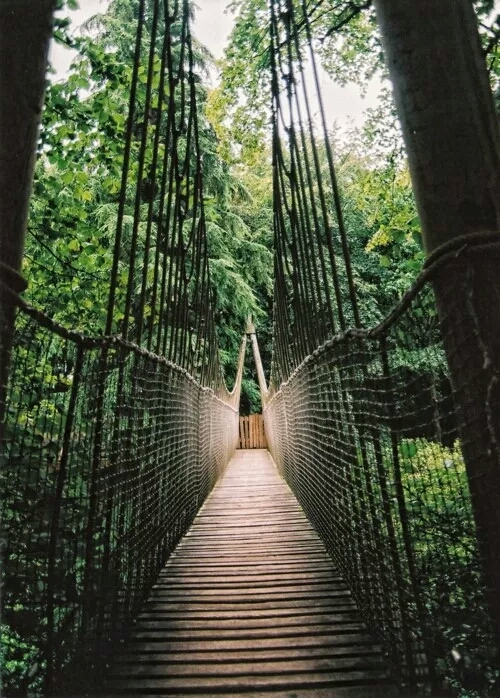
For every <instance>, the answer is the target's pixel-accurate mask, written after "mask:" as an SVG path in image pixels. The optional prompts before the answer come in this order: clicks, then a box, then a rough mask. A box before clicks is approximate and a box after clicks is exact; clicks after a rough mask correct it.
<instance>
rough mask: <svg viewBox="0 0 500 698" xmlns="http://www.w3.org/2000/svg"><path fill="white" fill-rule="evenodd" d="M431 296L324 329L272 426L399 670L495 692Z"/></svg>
mask: <svg viewBox="0 0 500 698" xmlns="http://www.w3.org/2000/svg"><path fill="white" fill-rule="evenodd" d="M453 293H454V292H453V291H451V290H450V301H451V302H452V301H453V299H454V296H453ZM433 308H434V298H433V292H432V288H431V286H430V284H429V283H427V284H426V285H424V286H422V287H421V289H420V291H419V292H418V293H417V294H416V295H415V296H414V298H413V299H412V301H411V302H410V303H409V304H408V305H407V306H406V307H404V306H402V307H401V308H400V311H399V312H398V313H395V314H394V316H393V317H392V318H391V321H390V322H388V323H387V324H386V325H382V326H380V327H378V328H375V330H372V331H366V332H364V331H361V330H357V331H352V332H349V331H347V332H346V333H343V334H340V335H338V336H336V337H334V338H333V339H331V340H329V341H327V342H325V343H324V344H323V345H322V346H320V347H319V348H318V349H316V350H315V351H314V352H313V353H312V354H311V355H310V356H308V357H307V358H306V359H305V361H304V362H303V363H302V364H301V365H300V366H299V367H298V368H297V369H296V370H295V371H294V372H293V374H292V375H291V377H290V378H289V380H288V381H286V382H284V383H282V384H281V386H279V388H277V387H276V388H274V389H273V388H272V387H271V389H270V391H269V392H268V393H267V396H266V398H265V402H266V405H265V408H264V420H265V428H266V434H267V439H268V442H269V450H270V451H271V454H272V456H273V458H274V460H275V462H276V464H277V467H278V469H279V471H280V472H281V473H282V475H283V476H284V477H285V479H286V480H287V482H288V483H289V485H290V486H291V488H292V490H293V491H294V493H295V494H296V496H297V498H298V499H299V501H300V503H301V505H302V506H303V508H304V510H305V511H306V513H307V516H308V518H309V519H310V520H311V521H312V523H313V524H314V526H315V528H316V529H317V530H318V532H319V533H320V535H321V537H322V539H323V540H324V542H325V543H326V546H327V548H328V550H329V553H330V554H331V556H332V558H333V559H334V560H335V562H336V563H337V564H338V566H339V569H340V570H341V571H342V574H343V575H344V576H345V578H346V580H347V581H348V584H349V586H350V589H351V591H352V593H353V596H354V598H355V599H356V602H357V604H358V605H359V607H360V609H361V610H362V613H363V615H364V618H365V621H366V622H367V625H368V626H369V627H370V628H371V629H372V631H373V632H374V633H375V634H376V635H377V636H378V637H379V638H380V639H381V640H382V642H383V644H384V647H385V649H386V651H387V655H388V659H389V660H390V666H391V667H392V670H393V672H394V676H395V678H396V679H397V681H398V682H399V683H400V684H401V685H402V686H404V687H406V688H407V689H409V687H410V686H411V687H413V688H416V687H418V686H420V687H425V686H429V685H431V686H432V687H433V688H434V689H435V690H438V689H439V690H444V692H445V694H446V692H447V691H448V692H450V694H454V692H455V691H458V690H459V689H460V688H468V689H470V690H472V689H475V690H479V691H480V693H479V694H480V695H486V693H482V691H485V692H486V691H487V689H488V687H489V683H490V681H493V680H494V672H493V662H494V650H493V646H494V643H493V638H492V629H491V621H490V616H489V611H488V606H487V602H486V595H485V584H484V579H483V576H482V571H481V565H480V557H479V549H478V542H477V531H476V525H475V522H474V517H473V511H472V504H471V495H470V491H469V485H468V479H467V473H466V466H465V462H464V455H463V451H462V442H461V439H460V436H459V426H462V425H459V416H458V414H457V413H456V411H455V409H454V406H453V397H454V396H453V390H452V387H451V383H450V379H449V373H448V370H447V363H446V357H445V353H444V348H443V344H442V339H441V333H440V329H439V322H438V320H437V315H436V313H435V312H432V309H433ZM423 318H427V322H425V321H424V320H423ZM460 362H461V365H462V367H463V370H464V371H469V370H470V355H468V353H467V352H466V351H464V352H463V354H462V355H461V357H460ZM470 381H471V383H470V385H471V386H472V385H473V381H474V376H473V375H471V377H470ZM484 448H485V449H486V448H488V445H487V440H486V438H485V441H484Z"/></svg>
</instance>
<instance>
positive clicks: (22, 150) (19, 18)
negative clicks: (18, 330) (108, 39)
mask: <svg viewBox="0 0 500 698" xmlns="http://www.w3.org/2000/svg"><path fill="white" fill-rule="evenodd" d="M54 7H55V2H54V0H1V2H0V65H1V66H2V69H1V70H0V422H1V421H2V419H3V410H4V404H5V390H6V384H7V376H8V365H9V357H10V349H11V345H12V331H13V323H14V314H15V304H14V302H13V294H16V293H20V292H21V291H23V290H24V289H25V286H26V284H25V282H24V279H23V278H22V276H21V275H20V270H21V262H22V258H23V251H24V235H25V229H26V221H27V216H28V207H29V199H30V192H31V184H32V179H33V168H34V164H35V156H36V144H37V138H38V127H39V124H40V116H41V112H42V104H43V98H44V93H45V73H46V68H47V57H48V51H49V44H50V39H51V35H52V18H53V12H54Z"/></svg>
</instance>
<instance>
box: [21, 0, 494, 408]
mask: <svg viewBox="0 0 500 698" xmlns="http://www.w3.org/2000/svg"><path fill="white" fill-rule="evenodd" d="M474 4H475V9H476V13H477V18H478V24H479V28H480V32H481V36H482V41H483V46H484V52H485V55H486V57H487V61H488V68H489V74H490V79H491V84H492V88H493V90H494V91H497V90H498V83H499V75H500V66H499V61H498V52H499V48H498V43H499V39H500V24H499V18H498V17H497V16H496V14H495V12H494V9H495V8H494V4H495V3H494V0H478V1H476V2H475V3H474ZM76 7H77V3H76V2H75V0H68V1H67V2H66V3H61V8H60V12H58V14H57V20H56V29H55V40H56V41H58V42H61V43H62V44H64V45H66V46H69V47H71V48H73V49H74V50H75V51H76V52H77V53H76V57H75V58H74V60H73V61H72V63H71V66H70V68H69V70H68V73H67V75H66V76H65V77H64V78H61V77H60V76H57V75H56V74H55V73H54V72H52V73H51V74H50V76H49V81H48V88H47V94H46V103H45V109H44V115H43V123H42V130H41V134H40V139H39V143H40V146H39V157H38V162H37V167H36V174H35V184H34V190H33V197H32V203H31V214H30V218H29V228H28V236H27V246H26V257H25V262H24V274H25V275H26V277H27V278H28V280H29V290H28V293H27V299H28V300H29V301H31V302H33V304H34V305H36V306H37V307H39V308H41V309H42V310H44V311H46V312H48V313H50V315H51V316H53V317H54V319H55V320H57V321H59V322H61V323H63V324H66V325H68V326H71V327H74V328H75V329H77V330H79V331H83V332H89V333H92V334H102V333H103V332H104V327H105V307H106V300H107V297H108V292H109V288H108V285H109V270H110V267H111V264H112V243H113V236H114V230H115V227H116V216H117V196H118V192H119V188H120V176H121V166H122V154H121V145H120V144H121V141H122V140H123V137H124V129H125V121H126V109H127V100H128V91H129V87H130V80H131V66H130V59H131V55H130V51H131V48H130V47H131V45H132V43H133V33H134V7H135V3H134V2H133V0H113V1H112V2H111V3H110V4H109V6H108V8H107V10H106V11H105V12H104V13H102V14H98V15H96V16H94V17H92V18H90V19H89V20H88V21H87V22H86V23H85V24H84V25H83V26H82V27H74V26H73V23H72V22H71V15H72V10H73V9H75V8H76ZM229 10H230V12H232V13H233V14H234V18H235V19H234V27H233V30H232V32H231V35H230V37H229V41H228V45H227V47H226V50H225V55H224V57H223V59H222V60H221V61H220V62H219V66H218V67H219V70H220V84H219V85H218V86H217V87H215V88H213V87H210V86H209V80H208V73H209V71H210V70H213V67H214V58H213V57H212V56H211V54H210V52H209V51H208V49H207V48H206V47H204V46H202V45H201V44H200V43H199V42H198V43H196V44H195V54H196V55H195V62H196V71H197V73H198V75H199V85H198V101H199V108H200V109H201V110H202V112H203V114H204V116H203V121H202V128H201V138H202V143H201V148H202V150H203V152H204V187H205V197H206V202H205V212H206V220H207V234H208V244H209V254H210V266H211V275H212V282H213V285H214V288H215V298H216V324H217V327H218V331H219V342H220V347H221V359H222V364H223V368H224V371H225V374H226V377H227V380H228V382H229V384H230V383H231V381H232V380H233V378H234V370H235V365H236V357H237V352H238V346H239V341H240V336H241V333H242V332H243V330H244V328H245V324H246V321H247V318H248V316H249V315H251V316H252V317H253V318H254V321H255V322H256V324H257V326H258V331H259V335H260V339H261V345H262V352H263V358H264V364H265V365H269V362H270V353H271V326H272V306H273V298H272V287H273V232H272V229H273V202H272V171H271V147H270V130H269V120H270V104H271V102H270V80H269V31H268V25H269V16H268V11H267V5H266V3H265V2H264V1H263V0H234V1H233V2H232V3H231V5H230V6H229ZM193 11H195V9H194V8H193ZM308 12H309V15H310V20H311V28H312V31H313V37H312V39H313V42H314V47H315V50H316V52H317V56H318V57H319V60H320V62H321V65H322V69H323V70H324V71H326V73H327V74H328V75H329V76H331V77H332V79H334V80H335V81H336V82H338V83H340V84H346V83H347V82H353V83H355V84H357V85H358V86H359V89H360V90H361V91H363V90H366V89H367V86H368V85H369V82H370V80H372V79H373V78H374V76H376V79H377V80H380V81H381V84H382V88H381V91H380V98H379V103H378V105H377V106H376V107H375V108H371V109H369V110H368V111H367V113H366V119H365V122H364V125H363V127H362V128H358V129H355V130H354V129H353V130H351V131H346V129H343V130H339V129H338V128H336V127H333V128H332V130H331V132H330V133H329V134H328V138H329V140H330V144H331V146H332V147H333V151H334V156H335V161H336V165H337V176H338V178H339V182H340V189H341V195H342V201H343V207H344V215H345V218H346V227H347V230H348V233H349V244H350V247H351V255H352V261H353V269H354V276H355V280H356V287H357V289H358V293H359V304H360V310H361V315H362V321H363V324H364V325H365V326H367V325H373V324H375V323H376V322H378V321H379V320H381V319H382V318H383V317H384V316H385V315H386V314H387V312H388V311H389V310H390V308H391V307H392V306H393V305H394V304H395V302H397V300H398V299H399V298H400V297H401V296H402V294H403V293H404V291H405V290H406V289H407V288H408V286H409V285H410V283H411V282H412V280H413V279H414V278H415V277H416V275H417V274H418V272H419V271H420V269H421V267H422V263H423V259H424V254H423V250H422V241H421V234H420V223H419V219H418V215H417V212H416V208H415V202H414V199H413V194H412V190H411V182H410V178H409V173H408V168H407V163H406V158H405V153H404V146H403V143H402V139H401V135H400V130H399V125H398V120H397V117H396V114H395V109H394V105H393V102H392V97H391V90H390V84H389V82H388V79H387V74H386V69H385V68H384V63H383V55H382V49H381V44H380V37H379V34H378V30H377V27H376V22H375V16H374V9H373V6H372V3H371V2H370V0H365V1H364V2H361V1H359V2H354V3H353V2H346V1H344V0H338V1H336V2H323V3H312V4H310V5H308ZM304 40H305V39H304ZM157 79H159V76H158V78H157ZM320 157H321V158H322V160H323V162H324V163H325V166H326V153H325V151H324V147H323V152H322V153H320ZM143 187H144V192H145V195H146V196H147V187H148V182H147V178H146V179H145V180H144V183H143ZM127 221H128V219H127V218H126V219H125V239H124V245H125V246H126V245H127V244H129V242H130V228H129V227H128V226H129V223H128V222H127ZM143 232H144V231H143ZM124 256H125V253H124ZM149 273H150V274H153V270H152V269H151V271H150V272H149ZM375 291H377V292H375ZM123 302H124V297H123V294H121V295H120V293H119V294H118V296H117V298H116V303H117V305H118V306H120V304H123ZM119 314H120V310H119V307H118V313H117V317H118V318H119ZM259 409H260V404H259V398H258V389H257V386H256V383H255V381H254V379H253V368H252V366H251V364H250V363H248V366H247V368H246V373H245V379H244V390H243V397H242V411H243V412H248V411H259Z"/></svg>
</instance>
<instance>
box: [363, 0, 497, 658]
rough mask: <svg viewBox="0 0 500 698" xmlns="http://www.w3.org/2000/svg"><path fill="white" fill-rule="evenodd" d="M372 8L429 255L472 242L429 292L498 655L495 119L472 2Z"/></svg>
mask: <svg viewBox="0 0 500 698" xmlns="http://www.w3.org/2000/svg"><path fill="white" fill-rule="evenodd" d="M374 1H375V7H376V10H377V15H378V19H379V24H380V28H381V32H382V40H383V46H384V50H385V54H386V61H387V65H388V68H389V72H390V76H391V79H392V81H393V85H394V96H395V101H396V106H397V109H398V113H399V116H400V119H401V123H402V128H403V135H404V139H405V143H406V147H407V151H408V159H409V165H410V172H411V176H412V182H413V188H414V192H415V197H416V201H417V206H418V211H419V215H420V218H421V221H422V233H423V238H424V244H425V248H426V251H427V253H428V254H430V253H433V252H435V251H436V250H437V249H438V248H440V247H441V246H442V245H443V244H445V243H451V244H452V243H453V240H456V238H457V237H459V236H464V235H468V236H471V237H469V238H468V239H469V245H465V244H464V245H462V244H459V245H458V248H460V252H459V253H458V254H457V255H456V256H454V257H453V258H452V259H451V260H450V261H447V262H446V263H445V265H444V266H443V267H441V270H440V271H439V272H438V273H437V275H436V276H435V277H434V281H433V286H434V290H435V293H436V298H437V304H438V310H439V314H440V318H441V324H442V329H443V334H444V342H445V348H446V352H447V356H448V362H449V366H450V372H451V377H452V383H453V388H454V398H455V403H456V406H457V412H458V418H459V421H460V428H461V440H462V448H463V452H464V458H465V462H466V467H467V473H468V477H469V483H470V489H471V495H472V503H473V508H474V514H475V518H476V523H477V527H478V535H479V544H480V553H481V556H482V561H483V568H484V572H485V576H486V583H487V586H488V596H489V603H490V608H491V613H492V617H493V621H494V624H495V632H496V639H497V647H498V648H500V245H499V244H498V242H497V243H493V242H491V243H489V244H484V245H478V244H474V239H473V238H474V237H475V236H474V234H476V233H484V232H488V231H490V232H492V233H495V232H498V231H499V230H500V135H499V129H498V121H497V116H496V113H495V108H494V103H493V97H492V94H491V91H490V87H489V83H488V76H487V71H486V66H485V61H484V57H483V54H482V50H481V45H480V40H479V35H478V31H477V25H476V18H475V16H474V13H473V9H472V3H471V1H470V0H374ZM457 242H458V241H457ZM465 242H466V240H464V243H465ZM476 242H477V238H476Z"/></svg>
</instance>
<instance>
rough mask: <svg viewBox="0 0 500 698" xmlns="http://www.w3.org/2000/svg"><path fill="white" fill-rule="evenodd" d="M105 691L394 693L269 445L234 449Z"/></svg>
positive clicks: (139, 693) (333, 695)
mask: <svg viewBox="0 0 500 698" xmlns="http://www.w3.org/2000/svg"><path fill="white" fill-rule="evenodd" d="M105 693H106V695H131V694H132V695H134V696H143V695H175V696H188V695H201V696H205V698H209V697H210V696H215V695H217V696H220V695H226V696H236V695H245V696H247V697H248V696H254V697H257V696H261V695H262V696H264V695H265V696H269V695H272V696H281V697H283V698H284V697H285V696H288V697H290V698H291V697H299V696H304V697H305V696H317V697H318V698H320V697H321V696H324V697H326V696H328V697H329V698H337V697H339V698H340V697H341V696H360V697H361V696H370V697H373V698H374V697H375V696H384V697H386V698H389V696H393V695H396V693H393V689H392V688H391V686H390V685H389V684H388V682H387V673H386V670H385V667H384V665H383V662H382V658H381V651H380V647H378V646H377V645H375V644H374V642H373V639H372V638H371V637H370V636H369V634H368V633H367V632H366V629H365V628H364V626H363V624H362V622H361V620H360V618H359V616H358V612H357V610H356V608H355V605H354V603H353V601H352V599H351V596H350V593H349V591H348V589H347V587H346V585H345V583H344V582H343V580H342V579H341V578H340V576H339V574H338V573H337V572H336V570H335V568H334V566H333V564H332V562H331V560H330V558H329V557H328V556H327V554H326V552H325V550H324V547H323V544H322V543H321V541H320V540H319V538H318V536H317V535H316V533H315V531H314V530H313V528H312V527H311V525H310V524H309V522H308V521H307V519H306V518H305V516H304V513H303V512H302V509H301V508H300V506H299V504H298V503H297V500H296V499H295V497H294V495H293V494H292V492H291V491H290V489H289V488H288V486H287V485H286V484H285V483H284V482H283V480H281V479H280V477H279V476H278V474H277V472H276V469H275V467H274V464H273V462H272V460H271V458H270V456H269V454H268V453H267V451H264V450H251V451H250V450H247V451H237V452H236V455H235V457H234V458H233V460H232V461H231V463H230V465H229V466H228V469H227V471H226V474H225V476H224V478H223V479H222V481H221V483H220V484H219V485H218V486H217V487H216V488H215V490H214V491H213V492H212V494H211V496H210V497H209V498H208V500H207V502H206V503H205V504H204V506H203V508H202V510H201V512H200V513H199V514H198V516H197V518H196V520H195V522H194V524H193V526H192V528H191V529H190V531H189V533H188V534H187V535H186V536H185V538H184V539H183V540H182V542H181V543H180V544H179V546H178V548H177V550H176V551H175V553H174V554H173V556H172V557H171V558H170V560H169V562H168V564H167V565H166V567H165V569H164V570H163V572H162V574H161V575H160V578H159V580H158V583H157V584H156V586H155V587H154V589H153V592H152V594H151V597H150V599H149V601H148V603H147V604H146V606H145V608H144V611H143V613H142V614H141V615H140V617H139V619H138V621H137V625H136V626H135V628H134V633H133V636H132V639H131V641H130V642H129V643H128V644H127V645H126V647H125V649H124V651H123V653H122V655H121V656H120V657H119V659H118V661H117V663H116V664H115V665H114V667H113V668H112V670H111V674H110V677H109V678H108V681H107V685H106V690H105Z"/></svg>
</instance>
